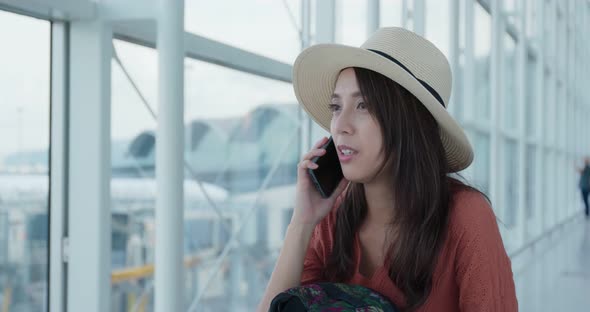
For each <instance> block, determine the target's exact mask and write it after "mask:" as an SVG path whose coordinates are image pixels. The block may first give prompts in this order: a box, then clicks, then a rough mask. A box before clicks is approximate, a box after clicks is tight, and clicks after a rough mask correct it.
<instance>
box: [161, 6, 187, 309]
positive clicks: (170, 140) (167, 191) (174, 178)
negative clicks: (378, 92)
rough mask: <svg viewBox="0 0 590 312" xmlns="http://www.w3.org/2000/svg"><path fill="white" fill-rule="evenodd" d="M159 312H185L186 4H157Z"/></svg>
mask: <svg viewBox="0 0 590 312" xmlns="http://www.w3.org/2000/svg"><path fill="white" fill-rule="evenodd" d="M157 5H158V10H157V12H158V19H157V43H156V45H157V48H158V74H159V79H158V125H157V130H156V184H157V190H158V192H157V194H156V222H155V223H156V244H155V261H154V262H155V285H154V288H155V311H156V312H168V311H182V310H183V309H184V299H185V298H184V296H183V294H184V287H183V285H184V283H183V273H184V272H183V269H184V266H183V261H182V257H183V246H184V242H183V228H184V217H183V213H184V190H183V186H184V171H183V163H184V65H183V64H184V1H183V0H159V1H158V2H157Z"/></svg>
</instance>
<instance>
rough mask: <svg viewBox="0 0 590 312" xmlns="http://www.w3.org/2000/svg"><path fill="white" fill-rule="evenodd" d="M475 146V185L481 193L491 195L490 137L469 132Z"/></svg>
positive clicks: (470, 139)
mask: <svg viewBox="0 0 590 312" xmlns="http://www.w3.org/2000/svg"><path fill="white" fill-rule="evenodd" d="M467 135H468V137H469V141H470V142H472V144H473V149H474V154H475V157H474V159H473V163H472V165H471V166H472V167H473V183H474V185H475V186H476V187H477V189H479V190H480V191H482V192H484V193H485V194H487V195H490V192H489V191H490V137H489V135H487V134H482V133H478V132H475V131H472V130H468V131H467Z"/></svg>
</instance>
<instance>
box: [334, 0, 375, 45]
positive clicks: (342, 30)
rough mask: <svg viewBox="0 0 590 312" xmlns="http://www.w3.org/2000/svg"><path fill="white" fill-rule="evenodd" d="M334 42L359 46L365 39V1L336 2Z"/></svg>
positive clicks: (344, 0)
mask: <svg viewBox="0 0 590 312" xmlns="http://www.w3.org/2000/svg"><path fill="white" fill-rule="evenodd" d="M336 2H337V3H336V8H337V9H336V14H337V15H339V16H337V17H336V25H337V27H336V42H338V43H342V44H346V45H351V46H356V47H358V46H360V45H362V44H363V42H365V40H366V39H367V35H368V34H367V14H368V13H367V8H368V7H367V6H368V2H367V0H337V1H336Z"/></svg>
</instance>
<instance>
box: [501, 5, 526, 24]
mask: <svg viewBox="0 0 590 312" xmlns="http://www.w3.org/2000/svg"><path fill="white" fill-rule="evenodd" d="M520 1H525V0H504V11H505V12H507V13H508V14H507V17H506V22H507V23H508V24H509V25H511V26H512V27H514V29H516V30H517V31H518V29H519V27H520V25H519V24H518V17H517V15H516V14H514V13H516V12H515V11H516V10H517V9H518V7H517V6H518V5H519V2H520Z"/></svg>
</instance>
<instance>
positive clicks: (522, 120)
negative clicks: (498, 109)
mask: <svg viewBox="0 0 590 312" xmlns="http://www.w3.org/2000/svg"><path fill="white" fill-rule="evenodd" d="M515 10H516V12H511V13H515V16H516V17H517V18H518V23H519V27H518V29H519V33H518V42H517V46H516V58H515V59H516V66H517V67H518V69H517V79H516V80H515V81H517V84H518V86H520V87H519V88H517V91H516V92H517V99H516V101H517V103H516V105H517V112H518V119H517V120H518V121H517V125H518V126H517V129H516V130H517V133H518V173H517V175H518V191H517V194H518V204H517V209H518V210H517V212H516V233H515V234H516V235H517V238H516V239H517V242H518V244H519V246H520V245H522V244H523V238H524V237H525V233H526V225H527V222H526V221H527V220H526V205H527V201H526V196H527V187H526V186H527V184H526V182H527V181H526V176H527V175H526V168H527V165H526V152H527V131H526V130H527V125H526V122H527V118H526V111H525V108H526V100H527V98H526V94H527V90H528V87H529V84H528V83H527V75H526V74H527V65H528V53H527V46H528V41H527V35H526V17H527V14H526V1H519V5H518V6H517V7H516V8H515Z"/></svg>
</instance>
